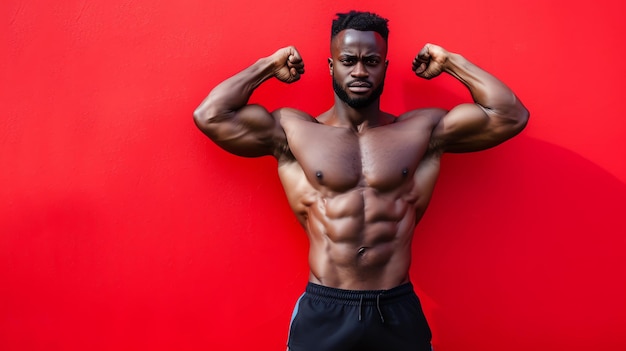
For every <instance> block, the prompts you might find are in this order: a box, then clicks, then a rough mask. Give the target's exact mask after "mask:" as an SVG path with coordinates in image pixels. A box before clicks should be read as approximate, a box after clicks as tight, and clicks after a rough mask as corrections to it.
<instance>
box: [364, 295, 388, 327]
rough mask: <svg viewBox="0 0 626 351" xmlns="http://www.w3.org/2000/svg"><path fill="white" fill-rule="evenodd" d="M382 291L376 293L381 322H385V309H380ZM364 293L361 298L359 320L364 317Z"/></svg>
mask: <svg viewBox="0 0 626 351" xmlns="http://www.w3.org/2000/svg"><path fill="white" fill-rule="evenodd" d="M381 295H382V293H380V294H378V295H376V309H377V310H378V315H379V316H380V322H381V323H383V324H385V318H384V317H383V311H382V310H381V309H380V296H381ZM362 313H363V295H361V298H360V299H359V321H361V320H362V319H363V316H362Z"/></svg>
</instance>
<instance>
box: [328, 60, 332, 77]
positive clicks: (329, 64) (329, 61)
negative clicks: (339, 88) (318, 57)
mask: <svg viewBox="0 0 626 351" xmlns="http://www.w3.org/2000/svg"><path fill="white" fill-rule="evenodd" d="M328 71H329V72H330V75H331V76H332V75H333V59H332V58H330V57H329V58H328Z"/></svg>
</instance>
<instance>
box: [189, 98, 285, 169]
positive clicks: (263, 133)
mask: <svg viewBox="0 0 626 351" xmlns="http://www.w3.org/2000/svg"><path fill="white" fill-rule="evenodd" d="M196 124H197V125H198V128H200V130H202V132H203V133H204V134H206V135H207V136H208V137H209V138H211V140H213V142H215V143H216V144H217V145H218V146H220V147H221V148H223V149H224V150H226V151H228V152H230V153H233V154H235V155H238V156H245V157H259V156H265V155H273V154H274V153H275V149H276V147H277V146H278V144H280V143H281V141H283V140H285V137H284V132H283V130H282V128H281V127H280V125H279V124H278V123H277V121H276V119H275V118H274V116H272V114H270V113H269V112H268V111H267V110H266V109H265V108H264V107H262V106H259V105H247V106H245V107H243V108H241V109H239V110H237V111H232V112H229V113H225V114H222V115H219V116H215V117H213V118H206V119H202V120H200V121H199V120H198V119H196Z"/></svg>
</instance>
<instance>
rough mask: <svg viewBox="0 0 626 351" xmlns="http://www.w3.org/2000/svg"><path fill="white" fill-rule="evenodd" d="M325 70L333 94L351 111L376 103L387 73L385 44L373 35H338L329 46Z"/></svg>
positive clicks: (344, 33)
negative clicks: (331, 78) (329, 50)
mask: <svg viewBox="0 0 626 351" xmlns="http://www.w3.org/2000/svg"><path fill="white" fill-rule="evenodd" d="M331 55H332V57H331V58H329V59H328V67H329V68H330V74H331V75H332V77H333V89H334V90H335V94H337V96H338V97H339V98H340V99H341V100H342V101H343V102H345V103H346V104H348V105H349V106H350V107H352V108H362V107H366V106H369V105H370V104H371V103H372V102H374V101H377V100H378V98H379V97H380V95H381V94H382V92H383V87H384V82H385V73H386V71H387V61H386V57H387V43H385V40H384V39H383V37H382V36H381V35H380V34H378V33H376V32H362V31H358V30H354V29H346V30H344V31H341V32H340V33H339V34H337V36H335V38H334V39H333V40H332V42H331Z"/></svg>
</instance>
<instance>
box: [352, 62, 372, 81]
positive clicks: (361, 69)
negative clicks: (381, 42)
mask: <svg viewBox="0 0 626 351" xmlns="http://www.w3.org/2000/svg"><path fill="white" fill-rule="evenodd" d="M352 76H353V77H355V78H363V77H367V76H369V72H367V69H366V68H365V65H364V64H363V62H361V61H358V62H357V63H356V65H354V69H353V70H352Z"/></svg>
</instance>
